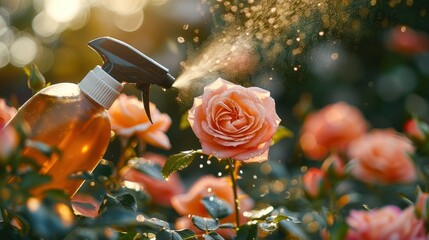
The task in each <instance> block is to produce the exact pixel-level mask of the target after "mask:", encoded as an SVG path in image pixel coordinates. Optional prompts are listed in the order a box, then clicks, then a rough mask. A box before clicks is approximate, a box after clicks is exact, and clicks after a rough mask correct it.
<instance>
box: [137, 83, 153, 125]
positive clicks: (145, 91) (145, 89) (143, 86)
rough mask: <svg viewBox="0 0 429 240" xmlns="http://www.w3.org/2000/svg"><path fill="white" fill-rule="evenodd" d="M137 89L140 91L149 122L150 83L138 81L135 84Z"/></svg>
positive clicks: (150, 119)
mask: <svg viewBox="0 0 429 240" xmlns="http://www.w3.org/2000/svg"><path fill="white" fill-rule="evenodd" d="M136 87H137V89H139V90H140V91H141V92H142V101H143V107H144V110H145V111H146V115H147V117H148V118H149V121H150V123H153V122H152V118H151V116H150V107H149V102H150V96H149V90H150V84H149V83H140V84H137V85H136Z"/></svg>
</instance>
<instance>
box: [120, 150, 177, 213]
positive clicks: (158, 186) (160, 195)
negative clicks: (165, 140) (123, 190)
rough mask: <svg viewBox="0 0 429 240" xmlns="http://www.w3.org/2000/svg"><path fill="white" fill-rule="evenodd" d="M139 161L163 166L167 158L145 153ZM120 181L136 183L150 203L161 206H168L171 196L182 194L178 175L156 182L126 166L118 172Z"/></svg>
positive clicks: (174, 174)
mask: <svg viewBox="0 0 429 240" xmlns="http://www.w3.org/2000/svg"><path fill="white" fill-rule="evenodd" d="M140 160H141V161H152V162H154V163H156V164H159V165H161V166H164V163H165V161H166V160H167V158H166V157H165V156H163V155H159V154H155V153H147V154H145V155H144V156H143V158H142V159H140ZM120 175H121V178H122V180H126V181H130V182H136V183H139V184H141V185H142V186H143V189H144V190H146V191H147V192H148V193H149V195H150V196H151V198H152V201H153V202H155V203H156V204H159V205H162V206H167V207H168V206H170V205H171V203H170V200H171V198H172V197H173V196H175V195H177V194H181V193H183V192H184V190H185V188H184V187H183V184H182V181H181V180H180V177H179V174H177V173H173V174H171V175H170V177H169V178H168V181H164V180H158V179H155V178H153V177H150V176H147V175H145V174H143V173H140V172H139V171H137V170H135V169H133V168H131V167H129V166H126V167H124V168H122V170H121V171H120Z"/></svg>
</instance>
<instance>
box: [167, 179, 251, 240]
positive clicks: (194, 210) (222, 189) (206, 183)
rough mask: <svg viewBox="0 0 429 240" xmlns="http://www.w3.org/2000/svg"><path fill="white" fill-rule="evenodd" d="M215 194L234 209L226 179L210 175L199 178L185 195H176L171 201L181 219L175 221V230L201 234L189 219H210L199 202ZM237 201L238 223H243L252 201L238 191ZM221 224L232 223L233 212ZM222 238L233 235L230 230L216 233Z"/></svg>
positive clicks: (231, 193) (232, 195) (233, 220)
mask: <svg viewBox="0 0 429 240" xmlns="http://www.w3.org/2000/svg"><path fill="white" fill-rule="evenodd" d="M213 194H215V195H216V196H217V197H218V198H220V199H222V200H224V201H225V202H227V203H229V205H230V206H231V207H232V208H233V209H234V194H233V191H232V187H231V185H230V182H229V178H228V177H223V178H216V177H214V176H211V175H207V176H204V177H201V178H200V179H199V180H198V181H197V182H195V183H194V185H193V186H192V187H191V188H190V189H189V191H188V192H187V193H186V194H181V195H176V196H174V197H172V199H171V205H172V206H173V208H174V209H175V210H176V211H177V212H178V213H179V214H180V215H182V216H183V217H181V218H179V219H178V220H177V221H176V228H177V229H181V228H190V229H192V230H194V231H195V232H201V231H200V230H198V229H197V228H196V227H194V226H193V224H192V220H191V217H192V215H196V216H200V217H208V218H210V215H209V213H208V212H207V211H206V209H205V208H204V206H203V204H202V203H201V200H202V199H203V198H204V197H205V196H208V195H213ZM238 195H239V196H238V199H239V202H240V203H239V206H240V214H239V217H240V223H242V224H243V223H245V222H246V221H247V219H246V218H245V217H244V216H243V212H245V211H249V210H251V209H252V207H253V204H254V202H253V200H252V199H251V198H250V197H249V196H248V195H246V194H244V193H242V192H241V191H240V190H239V191H238ZM220 222H221V223H234V222H235V212H233V213H232V214H231V215H229V216H228V217H226V218H223V219H221V220H220ZM218 233H220V234H221V235H222V236H224V237H231V236H233V235H234V233H233V231H232V230H230V229H227V230H220V231H218Z"/></svg>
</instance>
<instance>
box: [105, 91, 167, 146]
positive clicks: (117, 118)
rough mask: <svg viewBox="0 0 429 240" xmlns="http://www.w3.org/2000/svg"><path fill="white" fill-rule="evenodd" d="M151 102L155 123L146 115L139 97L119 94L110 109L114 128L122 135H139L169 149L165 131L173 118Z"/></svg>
mask: <svg viewBox="0 0 429 240" xmlns="http://www.w3.org/2000/svg"><path fill="white" fill-rule="evenodd" d="M149 104H150V107H149V108H150V114H151V116H152V120H153V124H151V123H150V121H149V119H148V117H147V115H146V112H145V110H144V107H143V103H142V102H141V101H139V100H138V99H137V97H135V96H127V95H125V94H121V95H119V97H118V99H117V100H116V101H115V102H114V103H113V105H112V107H110V109H109V115H110V119H111V124H112V130H113V131H115V132H116V134H118V135H121V136H126V137H130V136H132V135H137V136H138V137H139V138H140V139H142V140H143V141H145V142H146V143H148V144H150V145H153V146H155V147H159V148H163V149H169V148H170V147H171V145H170V140H169V139H168V137H167V135H166V134H165V132H166V131H167V130H168V128H170V125H171V118H170V117H169V116H168V115H167V114H165V113H161V112H160V111H159V110H158V109H157V108H156V106H155V104H153V103H149Z"/></svg>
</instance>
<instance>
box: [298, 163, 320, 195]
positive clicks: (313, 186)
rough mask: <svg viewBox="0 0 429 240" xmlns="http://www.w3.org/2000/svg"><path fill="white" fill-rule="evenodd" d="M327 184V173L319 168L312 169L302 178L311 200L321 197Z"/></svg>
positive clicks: (305, 191)
mask: <svg viewBox="0 0 429 240" xmlns="http://www.w3.org/2000/svg"><path fill="white" fill-rule="evenodd" d="M325 184H326V181H325V173H324V172H323V171H322V170H321V169H319V168H315V167H312V168H310V169H308V171H307V172H306V173H305V174H304V176H302V186H303V189H304V193H305V194H306V195H307V196H308V197H309V198H318V197H320V196H321V195H322V192H323V190H324V189H325Z"/></svg>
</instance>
